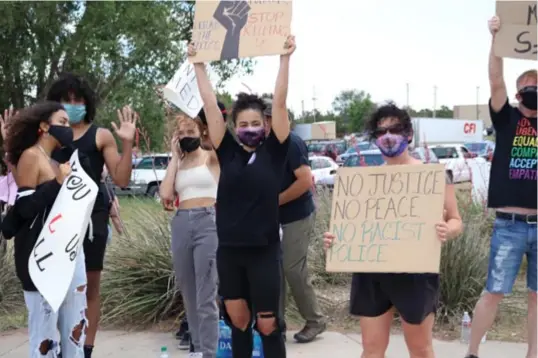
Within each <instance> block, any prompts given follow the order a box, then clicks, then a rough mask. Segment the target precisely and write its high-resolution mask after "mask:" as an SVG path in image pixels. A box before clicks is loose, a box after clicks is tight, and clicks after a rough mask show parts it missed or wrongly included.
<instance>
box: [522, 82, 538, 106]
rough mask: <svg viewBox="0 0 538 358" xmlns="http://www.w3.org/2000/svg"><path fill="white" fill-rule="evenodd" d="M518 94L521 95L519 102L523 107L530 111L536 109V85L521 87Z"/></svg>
mask: <svg viewBox="0 0 538 358" xmlns="http://www.w3.org/2000/svg"><path fill="white" fill-rule="evenodd" d="M519 95H520V96H521V104H522V105H523V106H525V108H528V109H530V110H531V111H536V108H537V107H538V105H537V102H538V100H537V98H536V95H537V87H536V86H526V87H523V88H522V89H521V90H520V91H519Z"/></svg>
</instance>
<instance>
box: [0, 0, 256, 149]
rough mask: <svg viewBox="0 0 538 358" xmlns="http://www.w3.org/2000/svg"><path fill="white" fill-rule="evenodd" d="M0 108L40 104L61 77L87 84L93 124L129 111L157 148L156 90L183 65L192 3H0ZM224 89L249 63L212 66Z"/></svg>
mask: <svg viewBox="0 0 538 358" xmlns="http://www.w3.org/2000/svg"><path fill="white" fill-rule="evenodd" d="M0 12H1V13H2V14H3V16H4V21H2V24H1V25H0V48H1V49H2V54H1V55H0V108H6V107H8V106H9V105H10V104H12V105H13V106H14V107H15V108H22V107H24V106H27V105H29V104H31V103H33V102H35V101H36V100H38V99H40V98H43V97H44V96H45V93H46V90H47V89H48V87H49V86H50V85H51V83H52V82H53V81H54V79H55V78H56V77H57V76H58V74H60V73H61V72H65V71H69V72H74V73H77V74H79V75H81V76H84V77H85V78H86V79H87V80H88V81H89V83H90V84H91V85H92V86H93V88H94V89H95V90H96V92H97V96H98V100H99V102H100V104H101V106H100V108H99V111H98V118H97V119H98V122H100V123H101V124H104V125H107V126H108V124H109V123H110V121H111V120H114V119H115V109H116V108H118V107H120V106H122V105H124V104H132V105H133V106H135V107H136V110H137V111H139V112H140V113H141V115H142V116H141V118H142V125H143V126H144V127H145V129H146V130H147V131H148V133H150V137H151V138H152V139H153V141H152V142H153V143H155V144H156V145H158V144H159V143H160V142H161V141H160V140H159V137H162V131H163V122H164V120H163V117H164V110H163V106H162V103H161V102H160V101H159V99H158V96H157V95H156V93H155V87H156V86H158V85H162V84H164V83H166V82H167V81H168V80H169V79H170V78H171V77H172V75H173V73H174V71H175V70H176V69H177V68H178V65H179V64H181V63H182V62H183V61H184V59H185V54H184V47H185V46H184V44H185V43H186V41H188V40H190V38H191V34H192V27H193V14H194V2H193V1H189V2H187V1H177V2H175V1H143V2H94V1H87V2H84V1H63V2H30V1H28V2H2V3H0ZM212 67H213V69H214V70H215V72H216V73H217V74H218V75H219V79H220V82H219V85H222V84H223V83H224V82H225V81H227V80H228V79H229V78H230V77H231V76H232V75H234V74H235V73H238V72H240V71H243V72H246V73H250V72H251V71H252V61H250V60H231V61H224V62H217V63H212Z"/></svg>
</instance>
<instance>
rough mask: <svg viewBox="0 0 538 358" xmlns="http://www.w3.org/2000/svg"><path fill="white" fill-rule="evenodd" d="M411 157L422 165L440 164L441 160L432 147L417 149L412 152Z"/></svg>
mask: <svg viewBox="0 0 538 358" xmlns="http://www.w3.org/2000/svg"><path fill="white" fill-rule="evenodd" d="M410 153H411V155H412V156H413V157H414V158H416V159H418V160H421V161H422V163H439V158H437V156H436V155H435V152H434V151H433V150H432V149H431V148H430V147H427V148H425V147H417V148H414V149H413V150H411V151H410Z"/></svg>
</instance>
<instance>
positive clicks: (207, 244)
mask: <svg viewBox="0 0 538 358" xmlns="http://www.w3.org/2000/svg"><path fill="white" fill-rule="evenodd" d="M217 245H218V238H217V228H216V225H215V209H214V208H213V207H206V208H194V209H185V210H181V209H180V210H178V212H177V214H176V215H175V217H174V219H173V220H172V257H173V260H174V271H175V273H176V281H177V282H176V283H177V285H178V287H179V289H180V290H181V294H182V296H183V302H184V304H185V310H186V313H187V316H188V317H189V331H190V333H191V339H192V344H193V346H194V351H195V352H200V353H203V357H204V358H215V357H216V354H217V344H218V338H219V337H218V335H219V311H218V307H217V301H216V299H217V286H218V279H217V264H216V254H217Z"/></svg>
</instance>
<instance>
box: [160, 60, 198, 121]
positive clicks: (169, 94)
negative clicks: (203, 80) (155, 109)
mask: <svg viewBox="0 0 538 358" xmlns="http://www.w3.org/2000/svg"><path fill="white" fill-rule="evenodd" d="M163 97H164V99H166V100H167V101H169V102H171V103H172V104H174V105H175V106H176V107H178V108H179V109H181V110H182V111H183V112H184V113H185V114H187V115H188V116H189V117H191V118H196V117H197V116H198V113H199V112H200V110H201V109H202V107H203V106H204V103H203V102H202V96H200V91H199V89H198V82H196V75H195V73H194V66H193V65H192V64H191V63H190V62H189V61H185V63H183V65H181V67H180V68H179V69H178V70H177V71H176V73H175V74H174V77H172V79H171V80H170V81H169V82H168V84H167V85H166V86H165V87H164V88H163Z"/></svg>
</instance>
